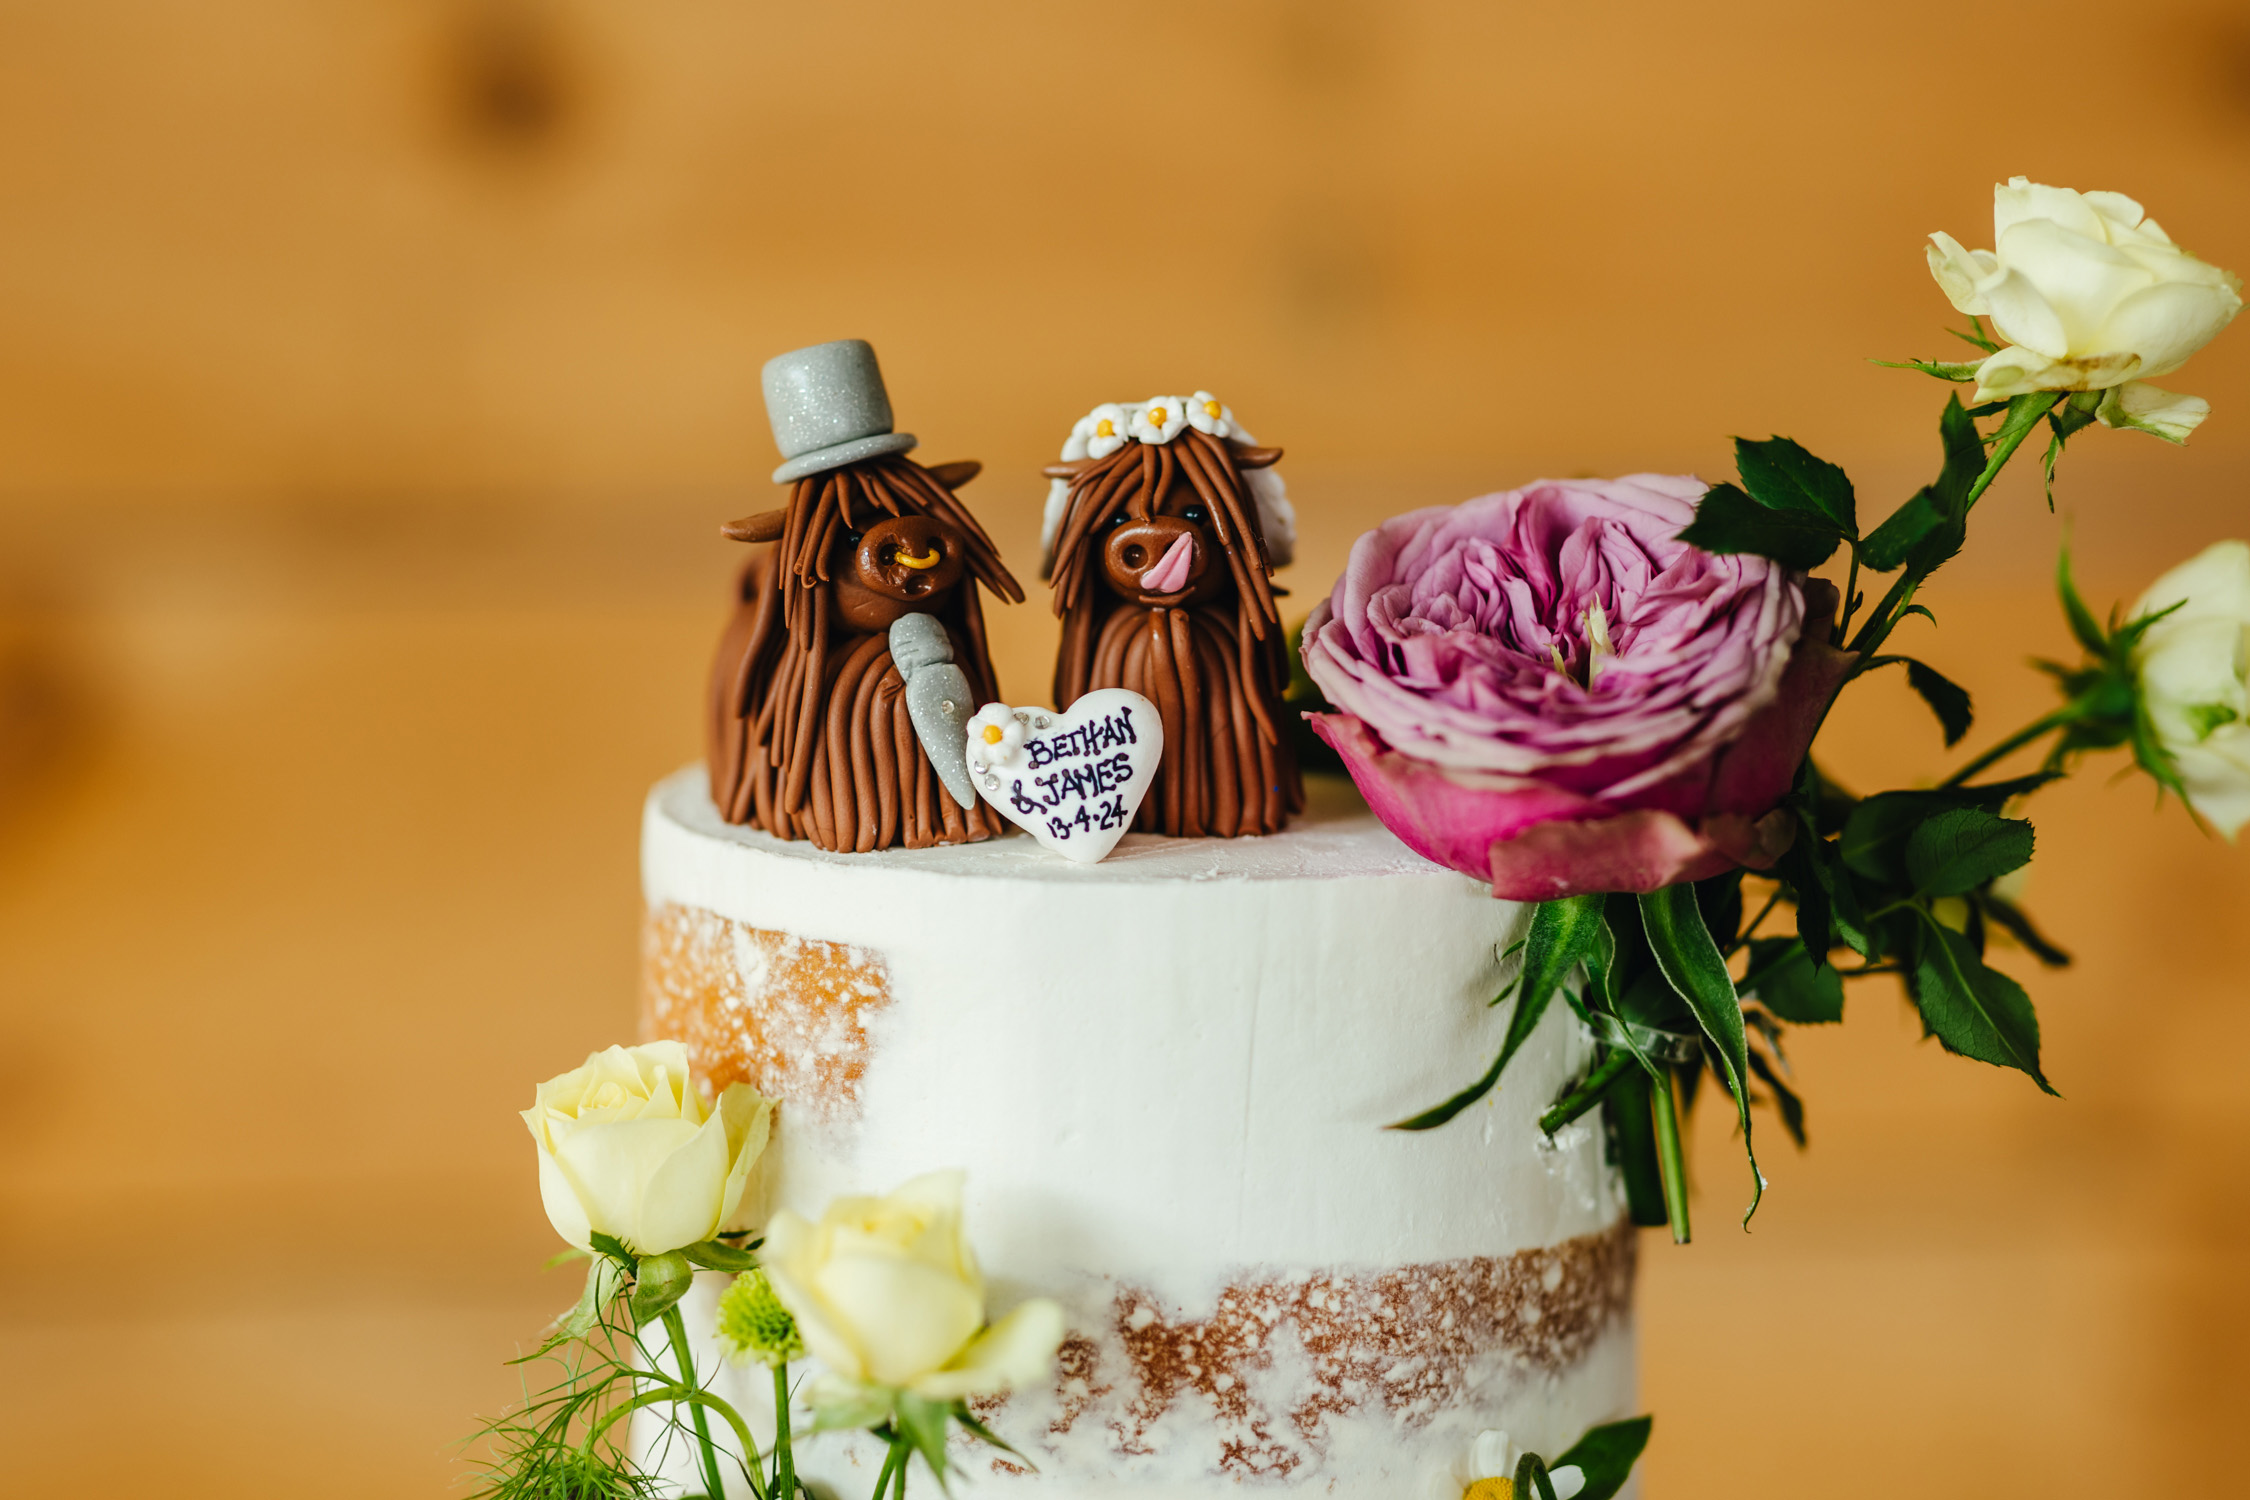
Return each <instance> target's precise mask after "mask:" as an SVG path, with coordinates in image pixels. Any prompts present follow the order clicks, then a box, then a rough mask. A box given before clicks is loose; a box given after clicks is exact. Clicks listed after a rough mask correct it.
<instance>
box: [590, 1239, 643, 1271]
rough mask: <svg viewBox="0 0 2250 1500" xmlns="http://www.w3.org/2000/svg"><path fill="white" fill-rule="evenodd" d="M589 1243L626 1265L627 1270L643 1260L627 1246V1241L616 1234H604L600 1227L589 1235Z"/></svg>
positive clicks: (620, 1263)
mask: <svg viewBox="0 0 2250 1500" xmlns="http://www.w3.org/2000/svg"><path fill="white" fill-rule="evenodd" d="M588 1243H590V1244H591V1245H592V1246H593V1247H594V1248H595V1249H596V1250H598V1251H600V1252H601V1253H602V1254H604V1255H606V1256H608V1257H609V1258H610V1259H611V1260H614V1261H616V1262H617V1263H618V1264H619V1265H621V1266H623V1267H625V1268H626V1269H627V1270H631V1269H632V1268H633V1267H634V1266H637V1265H639V1264H640V1262H641V1258H640V1257H639V1256H637V1255H635V1254H634V1253H633V1252H632V1251H630V1250H628V1249H626V1248H625V1242H624V1241H623V1240H621V1239H619V1238H617V1237H616V1236H615V1235H610V1234H604V1233H602V1232H601V1231H600V1230H599V1229H597V1230H595V1231H594V1232H593V1234H592V1235H591V1236H590V1237H589V1239H588Z"/></svg>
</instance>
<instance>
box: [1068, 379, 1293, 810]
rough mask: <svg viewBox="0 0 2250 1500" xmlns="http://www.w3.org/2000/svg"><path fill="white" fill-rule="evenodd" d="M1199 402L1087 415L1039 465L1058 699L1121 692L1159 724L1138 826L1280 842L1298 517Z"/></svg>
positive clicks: (1214, 406)
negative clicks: (1286, 587) (1287, 634)
mask: <svg viewBox="0 0 2250 1500" xmlns="http://www.w3.org/2000/svg"><path fill="white" fill-rule="evenodd" d="M1280 457H1281V450H1280V449H1278V448H1258V447H1254V446H1252V445H1251V444H1250V442H1249V439H1248V435H1247V434H1246V433H1244V432H1242V430H1241V428H1240V427H1239V426H1237V425H1236V423H1235V421H1234V413H1233V412H1231V411H1229V410H1227V408H1226V407H1224V406H1222V405H1221V404H1220V403H1219V402H1218V401H1217V400H1216V399H1215V398H1213V397H1212V396H1211V395H1210V394H1209V393H1208V392H1204V391H1198V392H1197V393H1196V394H1195V395H1194V396H1193V397H1190V398H1188V399H1187V400H1184V401H1183V400H1179V399H1177V398H1172V397H1163V398H1159V399H1157V400H1153V401H1145V402H1140V403H1138V404H1135V405H1130V406H1127V405H1112V406H1102V407H1097V408H1096V409H1095V410H1094V412H1093V413H1092V415H1090V416H1088V417H1087V418H1086V419H1085V420H1083V421H1081V422H1080V423H1079V424H1078V426H1077V429H1076V430H1074V431H1073V432H1072V434H1071V438H1070V442H1069V444H1068V445H1067V446H1065V447H1064V449H1063V459H1064V461H1063V462H1062V463H1060V464H1056V465H1053V466H1051V467H1050V468H1048V470H1047V475H1048V477H1049V478H1051V479H1053V480H1054V481H1055V483H1054V485H1053V488H1052V492H1051V494H1050V496H1049V499H1048V503H1047V535H1048V570H1047V571H1048V576H1049V577H1050V578H1051V579H1052V580H1053V583H1054V590H1055V612H1056V613H1057V614H1059V615H1061V616H1062V621H1063V632H1062V646H1061V649H1060V650H1059V651H1058V652H1057V654H1056V657H1055V702H1056V704H1057V705H1058V706H1060V707H1064V708H1068V707H1069V706H1070V704H1071V702H1072V700H1074V699H1075V698H1077V697H1078V695H1079V694H1081V693H1084V692H1087V691H1088V690H1090V689H1093V688H1104V687H1122V688H1130V689H1131V690H1133V691H1134V692H1136V693H1139V694H1141V695H1142V696H1143V697H1146V698H1148V699H1149V700H1151V701H1152V702H1154V703H1155V704H1156V706H1157V711H1158V712H1159V713H1160V714H1161V715H1162V717H1163V720H1164V759H1163V762H1162V763H1161V764H1160V765H1159V766H1158V767H1157V771H1156V780H1155V785H1154V786H1152V787H1151V788H1150V789H1149V793H1148V796H1147V798H1146V800H1144V801H1143V802H1142V803H1141V808H1140V814H1139V817H1138V818H1137V819H1136V820H1135V823H1134V827H1135V828H1136V829H1138V830H1140V831H1141V832H1144V833H1162V834H1170V835H1173V836H1175V837H1187V838H1198V837H1206V836H1211V835H1216V836H1218V837H1221V838H1233V837H1236V836H1238V835H1241V834H1254V833H1278V832H1280V831H1281V829H1282V827H1283V826H1284V825H1286V824H1287V823H1288V821H1289V818H1290V815H1291V814H1293V813H1295V812H1297V811H1299V810H1300V809H1301V808H1303V806H1304V801H1305V797H1304V788H1303V786H1302V784H1301V783H1300V782H1299V780H1298V778H1297V763H1296V759H1295V757H1294V756H1293V755H1292V754H1291V753H1290V748H1289V741H1288V738H1287V737H1286V736H1285V735H1284V734H1283V733H1282V732H1281V718H1282V713H1283V709H1282V706H1281V695H1282V692H1283V690H1284V689H1286V688H1287V687H1288V685H1289V665H1288V656H1287V652H1288V645H1287V642H1286V640H1285V638H1284V636H1283V632H1282V629H1281V616H1280V613H1279V611H1278V610H1277V609H1276V608H1275V606H1274V595H1275V592H1276V590H1275V589H1274V587H1273V582H1272V579H1273V570H1274V568H1275V566H1277V565H1278V564H1280V563H1286V562H1287V561H1288V560H1289V552H1290V549H1291V547H1292V545H1293V544H1294V541H1295V534H1294V517H1293V515H1292V513H1291V511H1290V509H1289V501H1288V499H1287V497H1286V495H1285V494H1284V492H1283V490H1282V487H1281V482H1280V478H1279V476H1278V475H1275V474H1273V473H1272V471H1271V465H1272V464H1273V463H1274V461H1275V460H1277V459H1279V458H1280Z"/></svg>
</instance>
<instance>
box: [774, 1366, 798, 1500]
mask: <svg viewBox="0 0 2250 1500" xmlns="http://www.w3.org/2000/svg"><path fill="white" fill-rule="evenodd" d="M773 1493H774V1497H775V1500H797V1455H796V1453H795V1452H794V1451H792V1450H791V1448H790V1446H789V1362H788V1361H787V1360H783V1361H781V1362H780V1363H778V1364H776V1365H775V1366H774V1367H773Z"/></svg>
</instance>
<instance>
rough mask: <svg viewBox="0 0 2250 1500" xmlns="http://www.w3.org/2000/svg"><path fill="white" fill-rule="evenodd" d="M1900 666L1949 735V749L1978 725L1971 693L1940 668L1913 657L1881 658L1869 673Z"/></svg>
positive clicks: (1940, 726)
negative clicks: (1973, 726)
mask: <svg viewBox="0 0 2250 1500" xmlns="http://www.w3.org/2000/svg"><path fill="white" fill-rule="evenodd" d="M1899 665H1903V666H1905V668H1906V685H1907V686H1908V687H1910V688H1912V689H1914V691H1915V692H1916V693H1919V694H1920V695H1921V698H1922V701H1923V702H1924V703H1927V704H1928V705H1929V706H1930V712H1931V713H1933V714H1936V715H1937V721H1938V727H1939V728H1941V729H1943V730H1944V731H1945V743H1946V748H1948V749H1951V748H1952V747H1953V746H1954V745H1956V744H1958V743H1959V742H1960V739H1961V736H1962V735H1964V734H1967V733H1968V732H1969V727H1970V726H1971V725H1972V724H1974V723H1975V722H1976V715H1975V712H1974V711H1973V708H1972V706H1971V704H1970V700H1969V690H1968V689H1967V688H1965V687H1962V686H1960V685H1959V684H1958V683H1956V682H1954V681H1953V680H1952V679H1951V678H1949V677H1947V676H1946V675H1945V674H1944V673H1943V672H1940V671H1938V670H1937V668H1935V667H1932V666H1927V665H1925V664H1923V663H1922V662H1919V661H1916V660H1915V659H1914V658H1913V657H1911V656H1878V657H1876V658H1874V659H1873V660H1872V661H1870V662H1868V663H1867V667H1866V669H1865V670H1870V671H1871V670H1873V669H1874V668H1876V667H1889V666H1899Z"/></svg>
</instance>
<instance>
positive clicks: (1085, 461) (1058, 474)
mask: <svg viewBox="0 0 2250 1500" xmlns="http://www.w3.org/2000/svg"><path fill="white" fill-rule="evenodd" d="M1099 461H1100V460H1098V459H1092V458H1071V459H1065V460H1064V461H1063V462H1061V463H1059V464H1049V465H1047V467H1046V468H1044V469H1041V470H1040V471H1039V472H1040V473H1042V474H1044V475H1046V476H1047V477H1048V478H1049V479H1076V478H1077V477H1078V476H1079V475H1081V474H1083V473H1085V472H1086V471H1087V470H1088V469H1091V468H1092V467H1093V466H1094V465H1095V464H1096V463H1098V462H1099Z"/></svg>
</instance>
